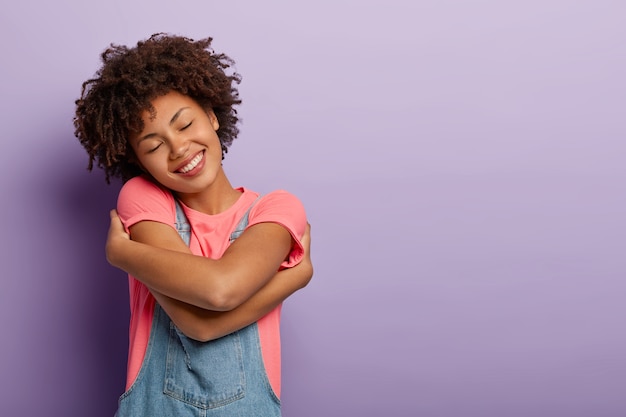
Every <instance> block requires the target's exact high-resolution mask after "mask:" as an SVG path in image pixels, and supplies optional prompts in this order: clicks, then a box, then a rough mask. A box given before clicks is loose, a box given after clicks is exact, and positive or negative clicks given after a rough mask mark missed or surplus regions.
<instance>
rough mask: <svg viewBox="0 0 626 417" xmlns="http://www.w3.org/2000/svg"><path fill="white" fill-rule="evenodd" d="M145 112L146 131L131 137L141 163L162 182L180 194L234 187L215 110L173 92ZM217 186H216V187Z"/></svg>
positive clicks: (142, 116)
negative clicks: (221, 184) (227, 173)
mask: <svg viewBox="0 0 626 417" xmlns="http://www.w3.org/2000/svg"><path fill="white" fill-rule="evenodd" d="M152 105H153V107H154V110H155V112H154V113H153V114H151V113H150V112H148V111H144V112H143V113H142V115H141V118H142V120H143V123H144V127H143V130H142V131H141V132H139V133H138V134H136V135H133V136H132V137H131V138H130V144H131V147H132V148H133V151H134V152H135V155H136V158H137V162H138V163H139V165H141V166H142V167H143V169H144V170H145V171H147V172H148V173H149V174H150V175H151V176H152V177H153V178H154V179H155V180H156V181H157V182H158V183H160V184H161V185H163V186H165V187H167V188H169V189H170V190H172V191H174V192H176V193H179V194H197V193H201V192H204V191H206V190H207V189H208V188H210V187H213V186H214V185H216V182H217V185H218V186H219V181H220V180H221V179H223V180H224V181H225V184H224V185H227V186H228V187H230V185H229V184H227V183H228V181H227V180H226V177H225V176H224V172H223V170H222V164H221V162H222V146H221V143H220V140H219V138H218V136H217V133H216V132H217V129H218V128H219V123H218V121H217V117H215V114H214V113H213V111H211V110H208V111H207V110H205V109H203V108H202V107H201V106H200V105H199V104H198V103H197V102H196V101H195V100H193V99H192V98H190V97H188V96H185V95H183V94H180V93H178V92H176V91H171V92H169V93H167V94H165V95H163V96H160V97H157V98H156V99H154V100H153V101H152ZM213 188H214V187H213Z"/></svg>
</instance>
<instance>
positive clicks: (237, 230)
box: [229, 195, 262, 243]
mask: <svg viewBox="0 0 626 417" xmlns="http://www.w3.org/2000/svg"><path fill="white" fill-rule="evenodd" d="M261 197H262V196H261V195H259V196H258V197H257V198H256V200H254V201H253V202H252V204H250V207H248V210H246V212H245V213H244V215H243V217H242V218H241V220H239V223H238V224H237V227H235V230H234V231H233V232H232V233H231V234H230V239H229V242H230V243H233V241H234V240H235V239H237V238H238V237H239V236H241V234H242V233H243V231H244V230H245V229H246V227H247V226H248V222H249V217H250V210H252V207H254V205H255V204H256V203H257V201H259V200H260V199H261Z"/></svg>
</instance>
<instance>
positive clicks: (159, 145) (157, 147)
mask: <svg viewBox="0 0 626 417" xmlns="http://www.w3.org/2000/svg"><path fill="white" fill-rule="evenodd" d="M162 144H163V142H160V143H159V144H158V145H157V146H155V147H154V148H152V149H150V150H149V151H148V153H152V152H155V151H156V150H157V149H159V148H160V147H161V145H162Z"/></svg>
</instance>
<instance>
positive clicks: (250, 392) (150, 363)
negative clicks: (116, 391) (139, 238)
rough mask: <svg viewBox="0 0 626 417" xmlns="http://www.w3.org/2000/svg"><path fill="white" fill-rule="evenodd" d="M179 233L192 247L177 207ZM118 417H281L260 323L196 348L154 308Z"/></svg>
mask: <svg viewBox="0 0 626 417" xmlns="http://www.w3.org/2000/svg"><path fill="white" fill-rule="evenodd" d="M253 205H254V203H253ZM251 207H252V206H251ZM251 207H250V208H251ZM250 208H249V209H248V211H247V212H246V214H245V215H244V216H243V218H242V219H241V221H240V222H239V224H238V225H237V227H236V229H235V231H234V232H233V233H232V234H231V237H230V241H231V242H232V241H233V240H235V239H236V238H237V237H239V235H241V233H242V232H243V230H244V229H245V227H246V226H247V225H248V214H249V212H250ZM176 229H177V230H178V233H179V234H180V235H181V237H182V238H183V240H184V241H185V242H186V243H187V244H188V245H189V239H190V236H191V227H190V226H189V223H188V222H187V218H186V217H185V214H184V213H183V210H182V208H181V207H180V205H179V204H178V202H176ZM115 415H116V417H178V416H190V417H191V416H198V417H231V416H238V417H279V416H280V400H279V399H278V398H277V397H276V395H275V394H274V392H273V391H272V388H271V386H270V383H269V380H268V378H267V374H266V372H265V367H264V365H263V357H262V354H261V345H260V342H259V333H258V329H257V325H256V323H253V324H251V325H249V326H248V327H245V328H243V329H241V330H239V331H236V332H234V333H231V334H229V335H227V336H224V337H221V338H219V339H216V340H212V341H210V342H198V341H195V340H193V339H190V338H188V337H186V336H185V335H184V334H182V332H181V331H180V330H179V329H178V328H177V327H176V326H175V325H174V323H172V321H171V320H170V318H169V317H168V316H167V315H166V314H165V312H164V311H163V310H162V309H161V307H160V306H159V305H158V304H156V303H155V307H154V317H153V320H152V328H151V330H150V340H149V342H148V346H147V348H146V353H145V357H144V360H143V363H142V364H141V369H140V370H139V374H138V376H137V378H136V380H135V382H134V383H133V385H132V386H131V387H130V388H129V389H128V391H126V392H125V393H124V394H123V395H122V396H121V397H120V399H119V408H118V410H117V413H116V414H115Z"/></svg>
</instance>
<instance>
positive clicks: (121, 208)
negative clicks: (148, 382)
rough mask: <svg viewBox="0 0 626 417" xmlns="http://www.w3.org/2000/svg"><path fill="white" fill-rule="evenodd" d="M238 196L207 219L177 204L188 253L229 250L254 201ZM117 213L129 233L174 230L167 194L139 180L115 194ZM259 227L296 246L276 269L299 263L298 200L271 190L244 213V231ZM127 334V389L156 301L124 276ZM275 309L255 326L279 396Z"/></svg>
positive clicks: (301, 227)
mask: <svg viewBox="0 0 626 417" xmlns="http://www.w3.org/2000/svg"><path fill="white" fill-rule="evenodd" d="M238 190H239V191H241V192H242V194H241V197H239V199H238V200H237V202H236V203H235V204H234V205H233V206H231V207H230V208H228V209H227V210H226V211H224V212H222V213H218V214H215V215H209V214H205V213H201V212H198V211H195V210H193V209H191V208H189V207H186V206H185V205H183V204H181V206H182V207H183V210H184V211H185V215H186V216H187V219H188V221H189V224H190V225H191V229H192V233H191V240H190V244H189V248H190V249H191V252H192V253H193V254H195V255H202V256H206V257H208V258H212V259H218V258H220V257H221V256H222V255H223V253H224V252H225V251H226V249H227V248H228V245H229V242H228V241H229V237H230V234H231V232H232V231H233V230H234V228H235V227H236V225H237V224H238V223H239V221H240V220H241V218H242V216H243V215H244V213H245V212H246V210H248V208H249V207H250V205H251V204H252V203H253V202H254V200H256V198H257V197H258V195H259V194H258V193H255V192H253V191H250V190H247V189H245V188H243V187H241V188H238ZM117 210H118V214H119V216H120V219H121V220H122V222H123V223H124V226H125V227H126V229H127V230H128V228H130V227H131V226H132V225H134V224H136V223H138V222H141V221H144V220H149V221H156V222H160V223H165V224H168V225H170V226H172V227H175V225H174V224H175V220H176V208H175V203H174V197H173V196H172V194H171V193H170V192H169V191H168V190H166V189H163V188H161V187H159V186H158V185H156V184H155V183H153V182H152V181H150V180H148V179H146V178H144V177H135V178H133V179H131V180H129V181H128V182H126V183H125V184H124V186H123V187H122V190H121V191H120V194H119V197H118V201H117ZM263 222H273V223H278V224H280V225H282V226H283V227H285V228H286V229H287V230H288V231H289V233H291V236H292V237H293V239H294V241H295V242H296V245H294V248H293V250H292V251H291V253H290V254H289V257H288V260H287V261H285V262H283V264H282V265H281V268H288V267H291V266H294V265H296V264H298V263H299V262H300V260H301V259H302V256H303V248H302V245H301V243H300V239H301V238H302V235H303V234H304V231H305V228H306V214H305V211H304V207H303V205H302V203H301V202H300V200H298V198H297V197H295V196H293V195H292V194H290V193H288V192H286V191H282V190H280V191H273V192H271V193H269V194H267V195H265V196H263V197H262V198H261V199H260V200H259V201H257V202H256V204H255V205H254V207H253V208H252V210H251V211H250V214H249V223H248V227H250V226H252V225H254V224H257V223H263ZM129 291H130V313H131V314H130V329H129V342H130V343H129V351H128V372H127V378H126V389H128V388H130V386H131V385H132V383H133V382H134V380H135V379H136V378H137V375H138V373H139V369H140V368H141V364H142V362H143V358H144V355H145V352H146V347H147V345H148V339H149V337H150V328H151V326H152V316H153V313H154V304H155V299H154V297H153V296H152V294H150V291H149V290H148V288H147V287H146V286H145V285H143V284H142V283H141V282H139V281H138V280H136V279H135V278H133V277H132V276H130V275H129ZM280 307H281V306H278V307H276V308H275V309H274V310H272V311H271V312H270V313H269V314H267V315H266V316H264V317H262V318H261V319H260V320H259V321H258V322H257V326H258V329H259V338H260V341H261V351H262V354H263V362H264V365H265V369H266V371H267V375H268V378H269V380H270V383H271V385H272V389H273V390H274V392H275V393H276V395H278V396H280Z"/></svg>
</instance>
